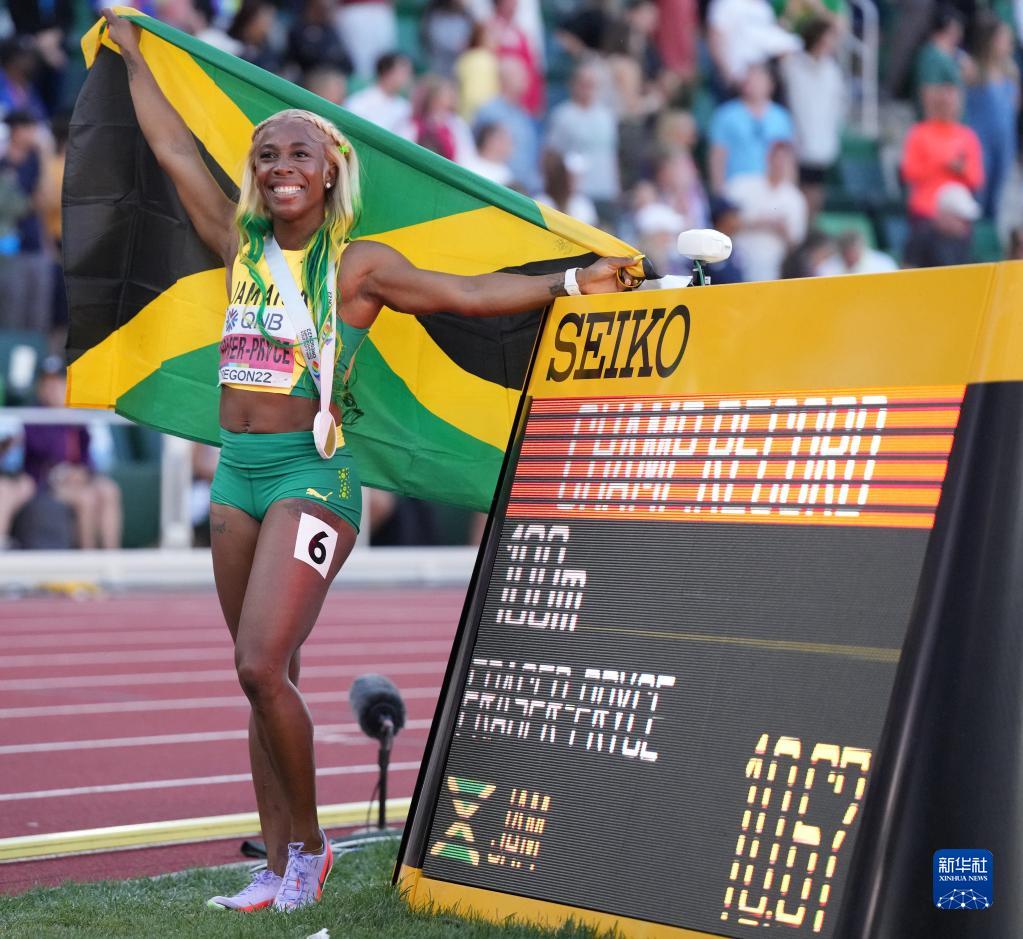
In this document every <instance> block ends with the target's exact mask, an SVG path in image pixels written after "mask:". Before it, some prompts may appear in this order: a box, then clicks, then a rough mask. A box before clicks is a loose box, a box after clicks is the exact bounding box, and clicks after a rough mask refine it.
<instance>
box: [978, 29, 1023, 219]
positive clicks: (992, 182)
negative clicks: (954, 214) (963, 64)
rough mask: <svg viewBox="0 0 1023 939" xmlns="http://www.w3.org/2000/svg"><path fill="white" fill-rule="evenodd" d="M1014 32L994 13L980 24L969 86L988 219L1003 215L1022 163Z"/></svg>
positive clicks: (982, 202)
mask: <svg viewBox="0 0 1023 939" xmlns="http://www.w3.org/2000/svg"><path fill="white" fill-rule="evenodd" d="M1014 45H1015V40H1014V37H1013V35H1012V30H1011V29H1010V28H1009V26H1008V25H1007V24H1006V23H1005V22H1004V21H1002V20H1000V19H999V18H998V17H997V16H995V15H994V14H993V13H984V14H982V15H981V16H980V17H979V18H978V21H977V23H976V24H975V26H974V43H973V62H974V66H975V68H974V70H973V75H972V76H971V80H970V81H969V83H968V84H967V87H966V123H967V124H968V125H969V126H970V127H971V128H972V129H973V132H974V133H975V134H976V135H977V138H978V139H979V140H980V146H981V151H982V153H983V154H984V187H983V189H982V190H981V193H980V205H981V208H982V209H983V211H984V216H985V217H986V218H994V217H995V216H996V215H997V214H998V207H999V205H1000V203H1001V198H1002V191H1003V189H1004V188H1005V183H1006V181H1007V180H1008V178H1009V175H1010V173H1011V172H1012V169H1013V167H1014V166H1015V165H1016V147H1017V145H1018V140H1019V138H1018V131H1017V117H1018V115H1019V102H1020V93H1019V69H1018V68H1017V67H1016V62H1015V59H1014V57H1013V52H1014V48H1013V47H1014Z"/></svg>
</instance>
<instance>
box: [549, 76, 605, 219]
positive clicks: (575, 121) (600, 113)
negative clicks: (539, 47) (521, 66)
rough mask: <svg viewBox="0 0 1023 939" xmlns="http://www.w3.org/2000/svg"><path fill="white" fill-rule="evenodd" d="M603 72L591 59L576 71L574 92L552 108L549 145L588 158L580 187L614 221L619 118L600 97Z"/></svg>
mask: <svg viewBox="0 0 1023 939" xmlns="http://www.w3.org/2000/svg"><path fill="white" fill-rule="evenodd" d="M599 87H600V76H599V74H598V72H597V67H596V66H595V65H594V64H592V63H589V62H586V63H583V64H582V65H579V66H577V67H576V70H575V72H574V73H573V75H572V96H571V98H570V99H569V100H568V101H565V102H563V103H561V104H559V105H558V106H557V107H556V108H554V110H553V111H551V117H550V123H549V124H548V128H547V146H548V147H550V148H551V149H552V150H557V151H558V152H559V153H561V154H562V155H564V154H568V153H577V154H579V155H580V156H583V157H585V158H586V175H585V176H584V177H583V179H582V181H581V186H580V188H581V189H582V191H583V192H584V193H586V195H588V196H589V197H590V198H591V199H592V200H593V202H594V204H595V205H596V207H597V213H598V215H599V216H600V217H601V218H602V219H604V220H606V221H613V220H614V219H615V217H616V215H617V205H616V203H617V200H618V195H619V191H620V186H619V182H618V119H617V118H616V117H615V113H614V111H612V110H611V108H609V107H607V106H606V105H604V104H601V103H600V102H599V101H598V100H597V91H598V89H599Z"/></svg>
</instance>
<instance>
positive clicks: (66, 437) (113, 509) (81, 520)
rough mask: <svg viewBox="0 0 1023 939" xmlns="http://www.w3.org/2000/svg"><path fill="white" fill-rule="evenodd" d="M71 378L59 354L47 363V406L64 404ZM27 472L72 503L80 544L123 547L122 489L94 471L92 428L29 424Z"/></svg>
mask: <svg viewBox="0 0 1023 939" xmlns="http://www.w3.org/2000/svg"><path fill="white" fill-rule="evenodd" d="M66 385H67V378H66V375H65V372H64V364H63V362H62V361H61V360H60V359H59V358H57V357H51V358H50V359H47V361H46V362H44V363H43V374H42V376H41V377H40V379H39V389H38V392H37V393H38V397H39V403H40V404H41V405H42V406H43V407H49V408H59V407H63V406H64V400H65V393H66ZM25 470H26V471H27V472H28V474H29V475H30V476H31V477H32V479H33V480H34V481H35V484H36V486H37V487H38V489H39V490H40V492H46V493H48V494H50V495H52V497H53V498H55V499H56V500H57V501H58V502H61V503H63V504H64V505H67V506H69V507H70V509H71V511H72V513H73V514H74V519H75V530H76V532H77V544H78V547H80V548H86V549H91V548H119V547H120V546H121V520H122V516H121V490H120V489H119V488H118V486H117V483H115V482H114V481H113V480H112V479H110V478H109V477H107V476H103V475H101V474H99V473H96V472H94V471H93V468H92V464H91V460H90V457H89V431H88V430H87V429H86V428H85V427H82V426H81V425H79V424H29V425H27V426H26V427H25Z"/></svg>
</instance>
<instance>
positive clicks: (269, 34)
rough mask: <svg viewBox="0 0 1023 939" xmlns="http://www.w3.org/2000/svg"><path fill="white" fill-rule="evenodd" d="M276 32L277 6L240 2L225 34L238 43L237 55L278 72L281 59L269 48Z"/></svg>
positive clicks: (266, 2)
mask: <svg viewBox="0 0 1023 939" xmlns="http://www.w3.org/2000/svg"><path fill="white" fill-rule="evenodd" d="M276 29H277V7H275V6H274V5H273V3H271V2H270V0H242V3H241V6H239V7H238V12H237V13H235V15H234V19H233V20H232V22H231V27H230V29H228V31H227V34H228V36H230V37H231V38H232V39H233V40H234V41H235V42H237V43H238V44H239V47H240V48H239V50H238V53H237V54H238V55H239V56H240V57H241V58H243V59H245V61H247V62H251V63H252V64H253V65H258V66H259V67H260V68H265V69H266V70H267V71H268V72H276V71H279V69H280V65H281V57H280V55H279V54H278V52H277V50H276V49H275V48H274V46H273V38H274V34H275V32H276Z"/></svg>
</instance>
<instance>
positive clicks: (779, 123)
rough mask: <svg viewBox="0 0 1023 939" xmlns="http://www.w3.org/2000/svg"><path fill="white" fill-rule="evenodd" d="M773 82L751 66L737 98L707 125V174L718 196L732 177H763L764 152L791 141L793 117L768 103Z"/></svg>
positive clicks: (766, 71)
mask: <svg viewBox="0 0 1023 939" xmlns="http://www.w3.org/2000/svg"><path fill="white" fill-rule="evenodd" d="M773 91H774V81H773V79H772V78H771V73H770V72H769V71H768V70H767V69H766V68H765V67H764V66H763V65H751V66H750V67H749V68H748V69H747V70H746V74H745V77H744V78H743V80H742V93H741V95H740V97H738V98H735V99H733V100H732V101H728V102H726V103H725V104H722V105H720V106H719V107H718V108H717V110H715V112H714V116H713V118H712V119H711V124H710V143H711V147H710V156H709V161H708V162H709V165H708V175H709V176H710V187H711V191H712V192H713V193H715V194H716V195H720V194H721V193H722V192H723V191H724V188H725V183H726V182H728V180H730V179H731V178H732V177H733V176H739V175H744V174H750V173H752V174H754V175H760V176H762V175H764V173H765V172H766V171H767V151H768V148H769V147H770V146H771V144H772V143H773V142H774V141H776V140H789V141H790V140H792V118H791V117H790V116H789V112H788V111H787V110H786V109H785V108H783V107H782V106H781V105H780V104H776V103H775V102H774V101H772V100H771V94H772V93H773Z"/></svg>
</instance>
